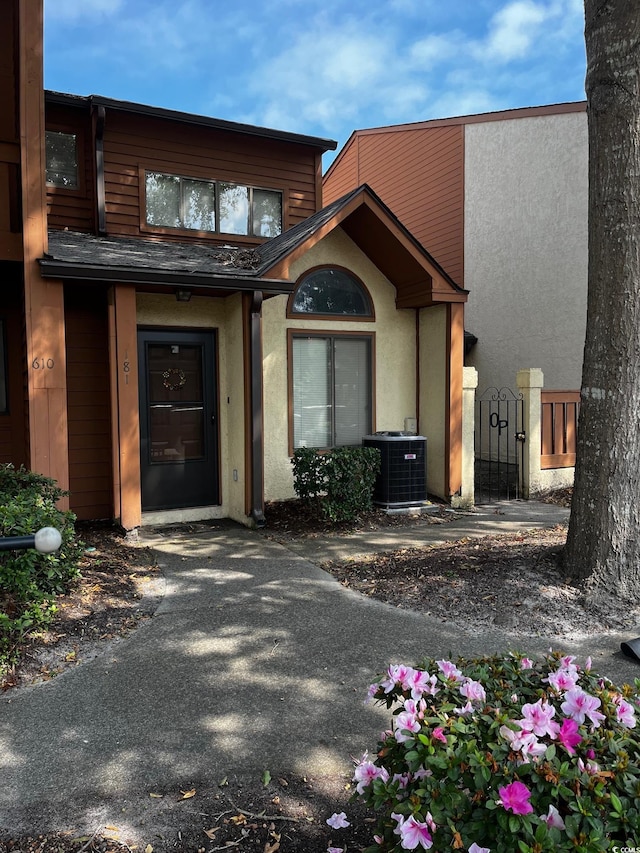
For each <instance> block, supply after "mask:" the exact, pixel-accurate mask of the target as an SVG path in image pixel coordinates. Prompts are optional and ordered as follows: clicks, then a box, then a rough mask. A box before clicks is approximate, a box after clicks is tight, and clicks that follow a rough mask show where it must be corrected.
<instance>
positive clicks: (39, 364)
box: [31, 358, 55, 370]
mask: <svg viewBox="0 0 640 853" xmlns="http://www.w3.org/2000/svg"><path fill="white" fill-rule="evenodd" d="M54 366H55V361H54V360H53V359H52V358H47V359H45V358H34V359H33V361H32V362H31V367H33V369H34V370H53V368H54Z"/></svg>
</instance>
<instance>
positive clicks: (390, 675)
mask: <svg viewBox="0 0 640 853" xmlns="http://www.w3.org/2000/svg"><path fill="white" fill-rule="evenodd" d="M410 668H411V667H408V666H403V665H402V664H400V665H396V664H391V666H389V667H388V669H387V677H386V679H385V680H384V681H382V682H380V686H381V687H382V688H383V689H384V692H385V693H391V691H392V690H393V689H394V688H395V687H396V686H397V685H400V686H401V685H402V682H403V681H404V680H405V679H406V678H407V675H408V674H409V670H410Z"/></svg>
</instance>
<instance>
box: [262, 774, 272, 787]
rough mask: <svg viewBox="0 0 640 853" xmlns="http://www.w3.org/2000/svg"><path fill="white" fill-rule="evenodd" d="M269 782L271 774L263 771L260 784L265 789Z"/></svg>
mask: <svg viewBox="0 0 640 853" xmlns="http://www.w3.org/2000/svg"><path fill="white" fill-rule="evenodd" d="M270 781H271V773H269V771H268V770H265V771H264V773H263V774H262V784H263V785H264V787H265V788H266V787H267V785H268V784H269V782H270Z"/></svg>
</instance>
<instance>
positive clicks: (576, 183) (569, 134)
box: [464, 112, 588, 393]
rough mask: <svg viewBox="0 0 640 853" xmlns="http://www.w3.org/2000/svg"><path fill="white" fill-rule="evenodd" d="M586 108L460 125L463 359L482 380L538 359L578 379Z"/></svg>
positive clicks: (548, 371)
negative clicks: (473, 339) (472, 340)
mask: <svg viewBox="0 0 640 853" xmlns="http://www.w3.org/2000/svg"><path fill="white" fill-rule="evenodd" d="M587 165H588V150H587V118H586V113H582V112H581V113H566V114H560V115H549V116H538V117H530V118H519V119H511V120H508V121H493V122H485V123H478V124H469V125H467V126H466V127H465V214H464V216H465V245H464V250H465V287H467V288H468V289H469V291H470V295H469V301H468V303H467V308H466V319H465V326H466V328H467V329H468V330H469V331H471V332H473V333H474V334H475V335H476V336H477V337H478V339H479V342H478V344H477V345H476V347H475V349H474V351H473V352H472V354H471V357H470V358H469V359H467V363H468V364H470V365H473V366H474V367H476V368H477V370H478V375H479V387H478V391H479V392H480V393H482V392H483V391H484V390H485V389H486V388H487V387H488V386H497V387H502V386H507V387H510V388H513V387H514V377H515V373H516V371H517V370H519V369H521V368H527V367H538V368H541V369H542V370H543V372H544V375H545V385H546V387H547V388H549V389H554V388H555V389H577V388H579V387H580V383H581V369H582V350H583V345H584V332H585V323H586V297H587V191H588V181H587Z"/></svg>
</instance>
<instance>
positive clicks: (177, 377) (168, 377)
mask: <svg viewBox="0 0 640 853" xmlns="http://www.w3.org/2000/svg"><path fill="white" fill-rule="evenodd" d="M162 384H163V385H164V387H165V388H168V389H169V391H177V390H178V388H182V386H183V385H186V384H187V377H186V376H185V375H184V370H181V369H180V368H179V367H170V368H169V370H165V371H164V373H163V374H162Z"/></svg>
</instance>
